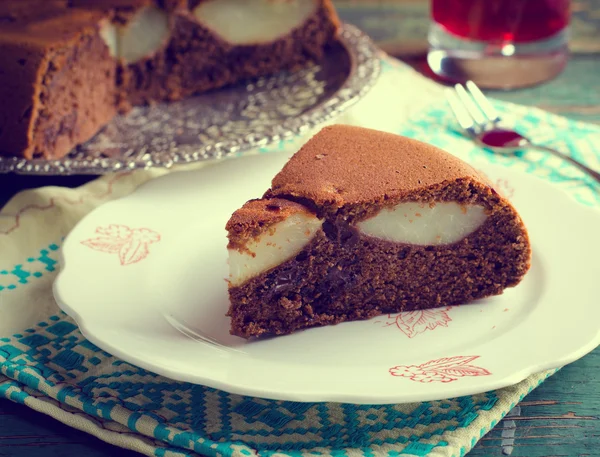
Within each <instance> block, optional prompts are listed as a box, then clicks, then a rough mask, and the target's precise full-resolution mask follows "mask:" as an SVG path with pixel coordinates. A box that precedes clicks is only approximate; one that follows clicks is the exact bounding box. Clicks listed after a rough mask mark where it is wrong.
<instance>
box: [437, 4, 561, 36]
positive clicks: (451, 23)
mask: <svg viewBox="0 0 600 457" xmlns="http://www.w3.org/2000/svg"><path fill="white" fill-rule="evenodd" d="M431 12H432V17H433V20H434V21H435V22H436V23H437V24H438V25H440V26H441V27H442V29H444V30H445V31H446V32H448V33H450V34H452V35H455V36H457V37H461V38H466V39H468V40H474V41H485V42H496V43H497V42H503V43H506V42H511V43H529V42H532V41H538V40H544V39H546V38H550V37H552V36H553V35H555V34H557V33H558V32H560V31H561V30H563V29H565V27H566V26H567V25H568V23H569V0H432V10H431Z"/></svg>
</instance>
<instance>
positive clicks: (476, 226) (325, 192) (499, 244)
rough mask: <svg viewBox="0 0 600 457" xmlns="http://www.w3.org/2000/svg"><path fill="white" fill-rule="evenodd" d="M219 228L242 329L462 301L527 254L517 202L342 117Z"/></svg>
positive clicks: (263, 331)
mask: <svg viewBox="0 0 600 457" xmlns="http://www.w3.org/2000/svg"><path fill="white" fill-rule="evenodd" d="M226 228H227V231H228V238H229V245H228V250H229V266H230V277H229V296H230V308H229V312H228V315H229V316H230V317H231V333H233V334H235V335H238V336H241V337H244V338H249V337H256V336H261V335H282V334H287V333H290V332H293V331H296V330H299V329H304V328H308V327H314V326H323V325H332V324H338V323H340V322H344V321H353V320H359V319H368V318H371V317H374V316H377V315H380V314H386V313H396V312H401V311H412V310H422V309H428V308H434V307H439V306H450V305H460V304H464V303H469V302H471V301H473V300H476V299H480V298H484V297H489V296H492V295H498V294H501V293H502V291H503V290H504V289H505V288H507V287H513V286H516V285H517V284H518V283H519V282H520V281H521V279H522V278H523V276H524V275H525V274H526V273H527V271H528V269H529V266H530V259H531V248H530V244H529V237H528V234H527V230H526V228H525V226H524V225H523V222H522V220H521V218H520V217H519V215H518V213H517V211H516V210H515V208H514V207H513V206H512V205H511V204H510V202H509V201H508V200H507V199H506V198H504V197H503V196H501V195H500V194H499V193H498V192H496V191H495V190H494V188H493V187H492V186H491V184H490V183H489V182H488V181H487V179H486V178H485V177H484V176H482V175H481V174H480V173H479V172H477V171H476V170H475V169H474V168H472V167H471V166H469V165H468V164H466V163H464V162H462V161H461V160H459V159H458V158H456V157H454V156H452V155H451V154H448V153H446V152H444V151H442V150H440V149H438V148H436V147H433V146H430V145H427V144H425V143H422V142H419V141H415V140H411V139H408V138H404V137H401V136H397V135H392V134H388V133H383V132H378V131H375V130H369V129H364V128H358V127H350V126H341V125H336V126H331V127H326V128H324V129H323V130H321V131H320V132H319V133H318V134H317V135H315V136H314V137H313V138H312V139H311V140H310V141H308V143H306V145H304V147H302V148H301V149H300V151H298V152H297V153H296V154H295V155H294V156H293V157H292V158H291V159H290V160H289V161H288V163H287V164H286V165H285V166H284V167H283V169H282V170H281V171H280V172H279V173H278V174H277V175H276V176H275V177H274V179H273V181H272V185H271V188H270V189H269V190H268V191H267V192H266V193H265V195H264V196H263V197H262V198H260V199H257V200H251V201H249V202H248V203H246V204H245V205H244V206H243V207H242V208H240V209H239V210H237V211H236V212H235V213H234V214H233V215H232V217H231V219H230V220H229V222H228V223H227V227H226Z"/></svg>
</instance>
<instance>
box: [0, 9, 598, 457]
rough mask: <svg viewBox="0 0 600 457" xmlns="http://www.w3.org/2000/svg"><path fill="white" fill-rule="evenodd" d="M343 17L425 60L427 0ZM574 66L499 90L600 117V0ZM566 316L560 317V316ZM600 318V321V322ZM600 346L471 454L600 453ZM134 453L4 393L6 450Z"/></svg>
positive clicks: (59, 181)
mask: <svg viewBox="0 0 600 457" xmlns="http://www.w3.org/2000/svg"><path fill="white" fill-rule="evenodd" d="M336 4H337V5H338V8H339V11H340V14H341V16H342V18H343V19H344V20H346V21H348V22H351V23H354V24H356V25H358V26H359V27H361V28H362V29H363V30H365V31H367V32H368V33H369V34H370V35H371V36H373V37H374V38H375V39H376V40H377V42H378V43H379V44H380V45H381V46H382V47H383V48H384V49H385V50H386V51H388V52H390V53H391V54H393V55H396V56H398V57H400V58H402V59H404V60H405V61H407V62H409V63H411V64H412V65H414V66H415V67H416V68H421V67H422V65H423V62H424V60H423V53H424V50H425V48H426V41H425V35H426V31H427V24H428V19H427V16H428V3H427V2H426V1H424V0H388V1H377V0H354V1H352V0H337V1H336ZM573 11H574V14H573V21H572V26H573V27H572V29H573V31H572V33H573V35H572V39H571V49H572V51H573V55H572V58H571V61H570V63H569V66H568V67H567V69H566V70H565V72H564V73H562V74H561V75H560V76H559V77H558V78H557V79H555V80H554V81H551V82H549V83H547V84H544V85H542V86H539V87H536V88H532V89H524V90H519V91H511V92H496V93H494V94H493V96H495V97H496V98H500V99H503V100H507V101H512V102H516V103H521V104H526V105H534V106H539V107H541V108H544V109H546V110H548V111H552V112H555V113H559V114H562V115H565V116H569V117H572V118H575V119H580V120H584V121H587V122H594V123H599V124H600V0H580V1H573ZM88 179H90V178H89V177H77V176H76V177H69V178H31V177H19V176H10V177H6V176H3V177H0V205H2V204H3V203H5V202H6V200H8V198H10V197H11V196H12V195H13V194H14V193H15V192H17V191H18V190H21V189H26V188H34V187H39V186H42V185H63V186H77V185H79V184H82V183H84V182H86V181H87V180H88ZM599 306H600V299H599ZM559 318H560V317H559V316H557V319H559ZM599 325H600V323H599ZM599 419H600V349H597V350H596V351H594V352H593V353H591V354H589V355H588V356H586V357H584V358H583V359H581V360H579V361H577V362H575V363H573V364H571V365H569V366H567V367H565V368H563V369H562V370H561V371H560V372H559V373H557V374H556V375H554V376H553V377H551V378H550V379H549V380H547V381H546V382H545V383H544V384H543V385H542V386H541V387H540V388H538V389H536V390H535V391H534V392H533V393H531V394H530V395H529V396H528V397H527V398H526V399H525V401H523V402H522V403H521V404H520V405H518V406H517V407H515V409H514V410H513V411H512V412H511V413H510V414H509V416H508V417H507V418H505V419H504V420H503V421H502V422H500V423H499V424H498V426H497V427H496V428H495V429H494V430H492V431H491V432H490V433H489V434H488V435H487V436H485V437H484V438H483V439H482V440H481V442H480V443H479V444H478V445H477V447H476V448H475V449H474V450H473V451H472V452H471V453H470V454H469V455H472V456H474V457H475V456H481V457H483V456H486V457H493V456H501V455H513V456H515V457H538V456H539V457H542V456H544V457H550V456H569V457H571V456H600V420H599ZM80 455H85V456H86V457H108V456H114V457H134V456H135V455H138V454H134V453H132V452H129V451H124V450H122V449H119V448H116V447H113V446H110V445H107V444H105V443H102V442H101V441H99V440H97V439H95V438H93V437H90V436H88V435H86V434H84V433H82V432H78V431H76V430H74V429H71V428H69V427H66V426H64V425H62V424H60V423H58V422H56V421H54V420H52V419H49V418H47V417H46V416H43V415H41V414H39V413H35V412H33V411H31V410H29V409H27V408H25V407H22V406H17V405H14V404H12V403H10V402H8V401H6V400H0V456H1V457H5V456H6V457H7V456H15V457H25V456H27V457H34V456H48V457H52V456H61V457H62V456H65V457H70V456H73V457H75V456H80Z"/></svg>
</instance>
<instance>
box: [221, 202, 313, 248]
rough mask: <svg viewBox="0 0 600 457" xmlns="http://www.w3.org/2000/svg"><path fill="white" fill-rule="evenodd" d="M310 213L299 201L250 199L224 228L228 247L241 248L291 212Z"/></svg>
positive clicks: (291, 213) (290, 214)
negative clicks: (226, 233)
mask: <svg viewBox="0 0 600 457" xmlns="http://www.w3.org/2000/svg"><path fill="white" fill-rule="evenodd" d="M298 213H308V214H311V215H312V213H311V212H310V211H309V210H308V209H307V208H306V207H304V206H302V205H300V204H299V203H296V202H292V201H289V200H285V199H281V198H273V199H257V200H250V201H249V202H247V203H245V204H244V206H242V207H241V208H240V209H238V210H237V211H236V212H235V213H233V215H232V216H231V218H230V219H229V221H228V222H227V226H226V227H225V229H226V230H227V232H228V235H227V237H228V239H229V244H228V246H227V248H228V249H242V248H243V246H244V245H245V244H246V243H247V242H248V240H250V239H252V238H256V237H257V236H259V235H260V234H262V233H264V232H266V231H267V230H268V229H269V228H270V227H272V226H273V225H275V224H277V223H278V222H281V221H283V220H285V219H287V218H288V217H290V216H292V215H293V214H298Z"/></svg>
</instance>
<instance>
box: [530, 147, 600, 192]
mask: <svg viewBox="0 0 600 457" xmlns="http://www.w3.org/2000/svg"><path fill="white" fill-rule="evenodd" d="M531 147H533V148H535V149H539V150H541V151H546V152H549V153H550V154H552V155H555V156H556V157H560V158H561V159H564V160H566V161H567V162H569V163H571V164H572V165H575V166H576V167H577V168H579V169H580V170H581V171H583V172H584V173H587V174H588V175H590V176H591V177H592V178H594V179H595V180H596V182H598V183H600V173H598V172H597V171H595V170H592V169H591V168H589V167H587V166H585V165H584V164H582V163H581V162H579V161H578V160H575V159H574V158H573V157H571V156H569V155H567V154H565V153H562V152H560V151H557V150H556V149H553V148H550V147H548V146H543V145H540V144H532V145H531Z"/></svg>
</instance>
